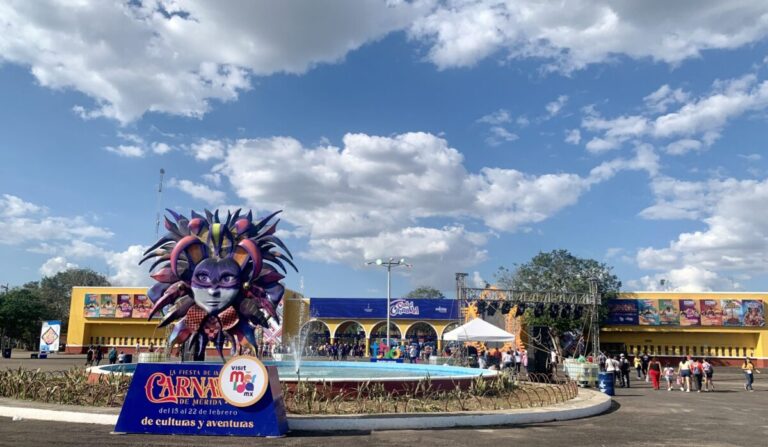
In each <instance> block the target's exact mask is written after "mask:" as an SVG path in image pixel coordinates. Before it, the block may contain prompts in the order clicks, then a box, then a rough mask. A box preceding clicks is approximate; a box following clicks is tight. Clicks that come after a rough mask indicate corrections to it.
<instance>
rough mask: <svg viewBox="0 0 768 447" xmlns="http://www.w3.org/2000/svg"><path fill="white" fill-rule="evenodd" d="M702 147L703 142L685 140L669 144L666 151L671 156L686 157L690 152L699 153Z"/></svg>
mask: <svg viewBox="0 0 768 447" xmlns="http://www.w3.org/2000/svg"><path fill="white" fill-rule="evenodd" d="M702 147H703V146H702V144H701V141H699V140H692V139H690V138H684V139H682V140H677V141H674V142H672V143H669V144H668V145H667V149H666V151H667V153H668V154H669V155H684V154H687V153H688V152H693V151H699V150H701V149H702Z"/></svg>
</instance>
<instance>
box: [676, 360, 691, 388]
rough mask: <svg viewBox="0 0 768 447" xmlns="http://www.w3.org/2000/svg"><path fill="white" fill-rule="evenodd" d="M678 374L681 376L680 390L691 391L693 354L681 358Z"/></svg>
mask: <svg viewBox="0 0 768 447" xmlns="http://www.w3.org/2000/svg"><path fill="white" fill-rule="evenodd" d="M677 375H678V376H680V391H685V392H686V393H690V392H691V356H690V355H689V356H687V357H686V358H684V359H682V360H680V363H678V365H677Z"/></svg>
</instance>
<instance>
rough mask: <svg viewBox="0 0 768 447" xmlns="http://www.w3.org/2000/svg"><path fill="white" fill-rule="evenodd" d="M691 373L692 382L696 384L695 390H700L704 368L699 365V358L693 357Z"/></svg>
mask: <svg viewBox="0 0 768 447" xmlns="http://www.w3.org/2000/svg"><path fill="white" fill-rule="evenodd" d="M691 373H692V374H693V382H694V383H695V384H696V392H697V393H700V392H701V386H702V378H703V377H704V368H702V366H701V362H700V361H699V359H694V360H693V363H691Z"/></svg>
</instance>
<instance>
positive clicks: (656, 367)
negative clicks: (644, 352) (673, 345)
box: [648, 356, 661, 390]
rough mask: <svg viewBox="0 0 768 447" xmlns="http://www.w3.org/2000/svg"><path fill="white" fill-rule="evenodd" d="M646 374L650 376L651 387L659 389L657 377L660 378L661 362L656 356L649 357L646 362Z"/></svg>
mask: <svg viewBox="0 0 768 447" xmlns="http://www.w3.org/2000/svg"><path fill="white" fill-rule="evenodd" d="M648 376H649V377H650V378H651V383H652V384H653V389H654V390H658V389H659V378H661V362H659V359H657V358H656V356H653V357H652V358H651V362H650V363H648Z"/></svg>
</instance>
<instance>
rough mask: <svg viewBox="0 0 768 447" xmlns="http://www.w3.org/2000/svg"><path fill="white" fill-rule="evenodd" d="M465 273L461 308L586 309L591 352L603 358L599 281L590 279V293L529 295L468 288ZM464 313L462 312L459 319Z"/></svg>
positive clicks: (459, 282) (459, 281)
mask: <svg viewBox="0 0 768 447" xmlns="http://www.w3.org/2000/svg"><path fill="white" fill-rule="evenodd" d="M466 277H467V274H466V273H457V274H456V292H457V295H456V296H457V298H458V299H459V302H460V306H461V308H462V309H463V308H466V307H467V305H468V303H470V302H474V301H478V300H484V301H485V302H486V303H491V302H496V303H504V302H509V303H511V304H513V305H517V304H526V305H527V304H571V305H577V306H584V308H585V310H586V311H587V312H588V315H589V319H590V323H591V325H590V326H591V328H590V333H591V334H590V335H591V338H592V352H593V355H594V358H595V359H597V357H598V355H599V354H600V314H599V308H600V301H601V299H600V294H599V293H598V287H597V279H594V278H593V279H590V281H589V292H562V291H527V290H509V289H491V288H485V289H481V288H476V287H467V286H466V283H465V278H466ZM461 314H462V313H461V312H459V315H461Z"/></svg>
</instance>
